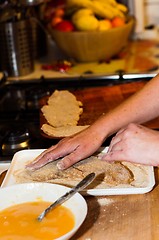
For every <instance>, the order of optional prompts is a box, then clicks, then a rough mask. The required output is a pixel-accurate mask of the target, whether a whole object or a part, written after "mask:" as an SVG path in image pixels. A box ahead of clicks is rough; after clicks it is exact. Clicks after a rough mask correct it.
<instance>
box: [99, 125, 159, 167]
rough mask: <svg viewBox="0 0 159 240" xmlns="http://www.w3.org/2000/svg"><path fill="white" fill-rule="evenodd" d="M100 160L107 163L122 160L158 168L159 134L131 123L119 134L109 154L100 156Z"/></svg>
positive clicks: (112, 143) (114, 139)
mask: <svg viewBox="0 0 159 240" xmlns="http://www.w3.org/2000/svg"><path fill="white" fill-rule="evenodd" d="M100 158H101V159H102V160H105V161H119V160H122V161H127V162H133V163H139V164H145V165H151V166H158V165H159V132H158V131H155V130H152V129H149V128H146V127H144V126H141V125H136V124H133V123H131V124H129V125H128V126H127V127H126V128H123V129H121V130H120V131H119V132H117V134H116V136H115V137H114V138H113V139H112V141H111V143H110V146H109V150H108V153H106V154H104V155H100Z"/></svg>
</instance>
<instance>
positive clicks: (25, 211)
mask: <svg viewBox="0 0 159 240" xmlns="http://www.w3.org/2000/svg"><path fill="white" fill-rule="evenodd" d="M50 204H51V203H49V202H44V201H37V202H26V203H22V204H17V205H13V206H11V207H8V208H6V209H4V210H2V211H0V240H15V239H16V240H23V239H25V240H40V239H46V240H53V239H55V238H58V237H60V236H62V235H64V234H66V233H67V232H69V231H70V230H71V229H73V227H74V225H75V218H74V215H73V213H72V212H71V211H70V210H69V209H68V208H66V207H64V206H59V207H57V208H55V209H54V210H52V211H50V212H49V213H48V214H47V215H46V216H45V218H44V219H43V220H42V221H41V222H38V220H37V216H38V215H39V214H40V213H41V212H42V211H43V210H44V209H45V208H46V207H48V206H49V205H50Z"/></svg>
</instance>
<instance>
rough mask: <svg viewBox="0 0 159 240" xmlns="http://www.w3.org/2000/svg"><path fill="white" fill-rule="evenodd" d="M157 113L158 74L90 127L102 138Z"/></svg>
mask: <svg viewBox="0 0 159 240" xmlns="http://www.w3.org/2000/svg"><path fill="white" fill-rule="evenodd" d="M158 115H159V75H157V76H156V77H155V78H153V79H152V80H151V81H149V82H148V83H147V84H146V85H145V86H144V87H143V88H142V89H141V90H140V91H138V92H137V93H135V94H134V95H133V96H131V97H130V98H128V99H127V100H126V101H124V102H123V103H122V104H120V105H119V106H118V107H116V108H115V109H113V110H111V111H110V112H109V113H107V114H105V115H104V116H102V117H101V118H99V119H98V120H97V121H96V122H95V123H94V124H93V125H92V126H91V128H94V129H96V132H97V133H98V132H99V134H100V136H101V138H102V139H103V140H104V139H105V138H106V137H107V136H109V135H111V134H113V133H114V132H116V131H118V130H119V129H120V128H122V127H124V126H126V125H127V124H128V123H130V122H134V123H144V122H147V121H149V120H151V119H153V118H155V117H157V116H158Z"/></svg>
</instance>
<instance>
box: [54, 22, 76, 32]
mask: <svg viewBox="0 0 159 240" xmlns="http://www.w3.org/2000/svg"><path fill="white" fill-rule="evenodd" d="M54 29H56V30H59V31H63V32H72V31H74V30H75V27H74V25H73V23H72V22H71V21H69V20H62V21H61V22H59V23H57V24H56V25H55V26H54Z"/></svg>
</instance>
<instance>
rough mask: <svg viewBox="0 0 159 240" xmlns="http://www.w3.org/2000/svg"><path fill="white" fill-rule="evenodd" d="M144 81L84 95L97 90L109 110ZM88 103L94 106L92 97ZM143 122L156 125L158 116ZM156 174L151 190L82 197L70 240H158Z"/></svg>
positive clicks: (101, 88) (158, 190) (85, 92)
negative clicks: (81, 215)
mask: <svg viewBox="0 0 159 240" xmlns="http://www.w3.org/2000/svg"><path fill="white" fill-rule="evenodd" d="M145 83H146V81H139V82H132V83H127V84H121V85H116V86H107V87H98V88H85V89H83V95H84V96H86V97H85V99H87V100H88V99H91V96H93V94H94V95H95V96H96V94H97V93H98V94H99V95H100V96H104V97H105V99H106V100H107V101H106V102H105V103H106V104H105V107H106V109H107V110H110V109H111V108H113V107H115V106H116V105H118V104H119V103H120V102H122V101H123V100H124V99H126V98H127V97H129V96H130V95H131V94H133V93H134V92H136V91H138V90H139V89H140V88H142V87H143V86H144V85H145ZM100 90H101V91H100ZM103 93H105V94H103ZM99 98H100V97H99ZM100 101H101V98H100ZM91 105H93V104H92V100H91ZM92 111H94V110H92ZM145 125H146V126H149V127H151V128H159V119H155V120H153V121H151V122H148V123H146V124H145ZM158 174H159V172H158V168H155V179H156V185H155V187H154V189H153V190H152V191H151V192H149V193H146V194H137V195H120V196H104V197H95V196H87V197H85V199H86V201H87V204H88V214H87V217H86V219H85V221H84V223H83V224H82V226H81V227H80V229H79V230H78V232H77V233H76V234H75V235H74V236H73V237H72V238H71V240H77V239H78V240H110V239H111V240H116V239H118V240H123V239H128V240H141V239H144V240H158V239H159V204H158V201H159V179H158ZM3 178H4V174H3V175H2V176H1V178H0V183H1V182H2V180H3Z"/></svg>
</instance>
